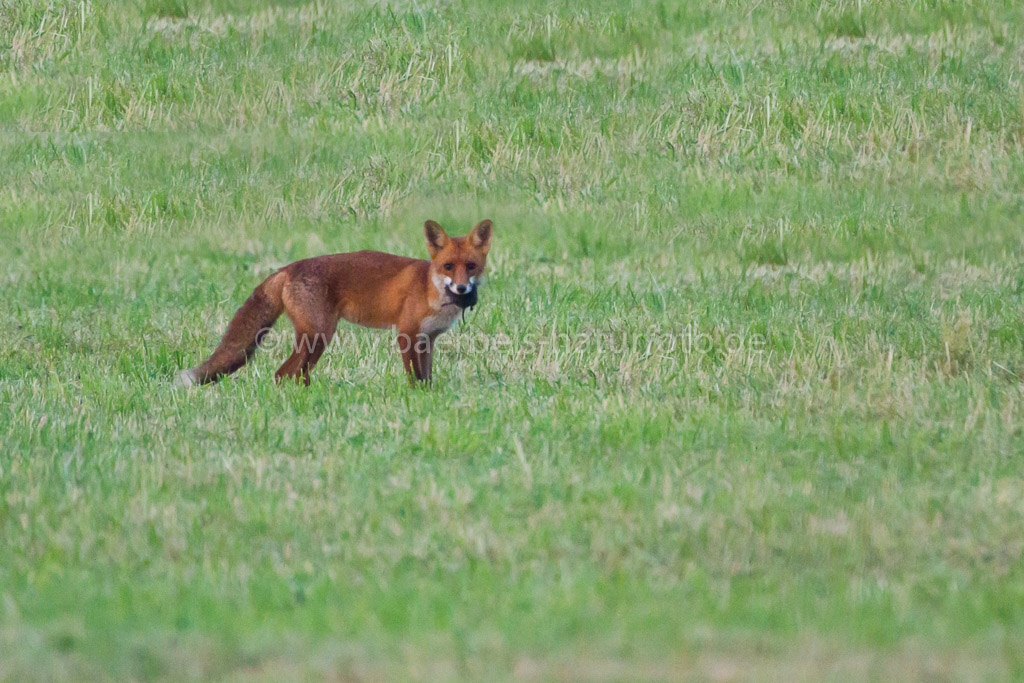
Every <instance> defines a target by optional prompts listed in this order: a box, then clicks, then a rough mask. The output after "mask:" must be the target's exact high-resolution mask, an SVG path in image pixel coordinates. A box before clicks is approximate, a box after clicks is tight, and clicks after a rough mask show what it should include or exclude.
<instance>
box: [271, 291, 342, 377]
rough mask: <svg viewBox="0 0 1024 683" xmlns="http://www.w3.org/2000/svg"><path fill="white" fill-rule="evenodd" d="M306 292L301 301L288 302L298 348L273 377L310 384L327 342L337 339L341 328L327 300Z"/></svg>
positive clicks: (289, 315) (288, 310) (295, 348)
mask: <svg viewBox="0 0 1024 683" xmlns="http://www.w3.org/2000/svg"><path fill="white" fill-rule="evenodd" d="M308 296H309V293H308V292H307V293H306V297H304V301H303V303H302V304H299V305H296V304H298V302H297V301H288V300H287V299H288V298H290V297H286V305H287V308H286V309H285V310H286V312H287V313H288V317H289V318H291V321H292V324H293V325H295V347H294V349H293V351H292V355H291V356H289V357H288V360H286V361H285V362H284V363H283V364H282V365H281V367H280V368H278V369H277V372H276V373H274V376H275V377H276V378H277V379H278V380H281V379H283V378H286V377H287V378H289V379H294V380H295V381H296V382H302V383H303V384H305V385H306V386H307V387H308V386H309V373H310V371H311V370H312V369H313V366H314V365H316V364H317V361H319V360H320V356H322V355H323V354H324V351H326V350H327V345H328V344H330V343H331V339H333V338H334V333H335V332H336V331H337V329H338V318H337V317H336V316H334V315H332V314H331V313H330V312H329V309H328V305H327V302H326V301H319V300H317V299H318V298H317V299H311V298H308Z"/></svg>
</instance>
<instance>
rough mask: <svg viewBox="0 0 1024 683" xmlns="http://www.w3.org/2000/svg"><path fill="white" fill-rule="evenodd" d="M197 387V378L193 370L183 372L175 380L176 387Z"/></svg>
mask: <svg viewBox="0 0 1024 683" xmlns="http://www.w3.org/2000/svg"><path fill="white" fill-rule="evenodd" d="M195 385H196V376H195V374H194V371H193V370H182V371H181V372H179V373H178V374H177V375H176V376H175V378H174V386H176V387H194V386H195Z"/></svg>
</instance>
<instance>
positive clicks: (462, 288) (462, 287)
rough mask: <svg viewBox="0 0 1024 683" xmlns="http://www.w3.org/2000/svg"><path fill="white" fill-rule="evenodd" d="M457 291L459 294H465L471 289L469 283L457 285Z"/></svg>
mask: <svg viewBox="0 0 1024 683" xmlns="http://www.w3.org/2000/svg"><path fill="white" fill-rule="evenodd" d="M455 291H456V292H458V293H459V294H465V293H466V292H468V291H469V285H455Z"/></svg>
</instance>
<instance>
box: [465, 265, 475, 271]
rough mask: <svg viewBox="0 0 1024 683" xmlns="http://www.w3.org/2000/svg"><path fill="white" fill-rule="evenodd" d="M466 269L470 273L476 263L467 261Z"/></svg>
mask: <svg viewBox="0 0 1024 683" xmlns="http://www.w3.org/2000/svg"><path fill="white" fill-rule="evenodd" d="M466 270H468V271H469V272H471V273H472V272H473V271H474V270H476V264H475V263H467V264H466Z"/></svg>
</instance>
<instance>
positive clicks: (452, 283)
mask: <svg viewBox="0 0 1024 683" xmlns="http://www.w3.org/2000/svg"><path fill="white" fill-rule="evenodd" d="M423 231H424V233H426V236H427V249H428V250H429V251H430V280H431V282H433V283H434V284H435V285H437V288H438V289H439V290H442V292H443V290H445V289H447V290H448V292H449V293H451V294H452V295H454V296H456V297H462V296H466V295H469V294H474V295H475V294H476V288H477V286H479V285H480V284H482V283H483V274H484V269H485V268H486V266H487V252H488V251H489V250H490V248H491V233H492V232H493V231H494V224H493V223H491V221H490V220H483V221H480V222H479V223H478V224H477V226H476V227H475V228H473V230H472V231H471V232H470V233H469V234H468V235H466V236H465V237H449V236H448V233H446V232H445V231H444V228H442V227H441V226H440V225H438V224H437V223H435V222H434V221H427V222H426V223H425V224H424V225H423ZM473 300H474V301H475V300H476V298H475V296H474V297H473Z"/></svg>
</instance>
